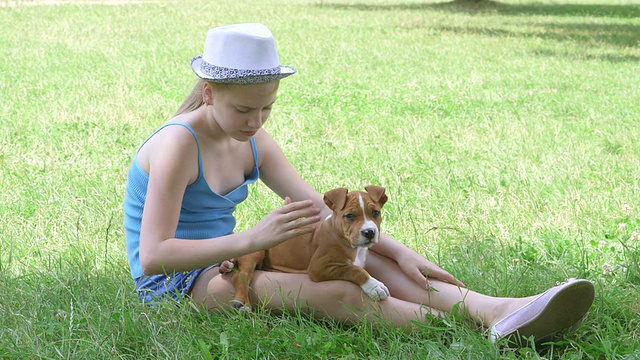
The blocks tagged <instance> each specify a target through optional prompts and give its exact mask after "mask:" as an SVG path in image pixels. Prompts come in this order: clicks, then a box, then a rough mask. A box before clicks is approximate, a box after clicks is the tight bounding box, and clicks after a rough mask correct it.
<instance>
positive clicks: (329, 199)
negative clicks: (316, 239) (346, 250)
mask: <svg viewBox="0 0 640 360" xmlns="http://www.w3.org/2000/svg"><path fill="white" fill-rule="evenodd" d="M365 189H366V190H367V191H366V192H364V191H351V192H348V190H347V189H346V188H337V189H333V190H330V191H328V192H326V193H325V194H324V202H325V204H327V206H328V207H329V209H331V210H332V211H333V214H332V215H331V217H332V219H333V220H332V221H333V223H334V224H335V226H336V230H337V231H339V232H341V234H340V235H342V237H343V238H345V239H346V240H347V241H348V242H349V246H351V247H354V248H355V247H370V246H373V245H374V244H375V243H377V242H378V240H379V239H380V222H381V221H382V214H381V212H380V209H382V206H383V205H384V204H385V203H386V202H387V195H385V193H384V188H383V187H380V186H373V185H369V186H366V187H365Z"/></svg>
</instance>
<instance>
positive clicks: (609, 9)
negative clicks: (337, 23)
mask: <svg viewBox="0 0 640 360" xmlns="http://www.w3.org/2000/svg"><path fill="white" fill-rule="evenodd" d="M315 6H318V7H327V8H333V9H343V10H344V9H347V10H348V9H352V10H362V11H385V10H440V11H451V12H463V13H478V14H482V13H492V14H495V13H497V14H500V15H507V16H526V15H548V16H588V17H608V18H621V19H632V18H640V6H637V5H616V4H505V3H501V2H499V1H493V0H482V1H474V0H453V1H446V2H439V3H428V4H424V3H404V4H393V5H377V4H367V3H361V4H331V3H327V2H321V3H319V4H316V5H315Z"/></svg>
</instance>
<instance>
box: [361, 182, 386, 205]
mask: <svg viewBox="0 0 640 360" xmlns="http://www.w3.org/2000/svg"><path fill="white" fill-rule="evenodd" d="M364 189H365V190H367V192H368V193H369V195H371V198H372V199H373V201H375V202H377V203H378V204H380V207H383V206H384V204H385V203H386V202H387V199H388V198H387V195H385V193H384V188H383V187H382V186H375V185H368V186H365V187H364Z"/></svg>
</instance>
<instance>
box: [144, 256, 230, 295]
mask: <svg viewBox="0 0 640 360" xmlns="http://www.w3.org/2000/svg"><path fill="white" fill-rule="evenodd" d="M217 266H220V264H219V263H217V264H213V265H211V266H207V267H205V268H201V269H196V270H190V271H182V272H174V273H170V274H156V275H150V276H144V275H143V276H140V277H139V278H137V279H136V280H135V283H136V292H137V293H138V298H139V299H140V301H142V302H143V303H147V304H153V303H154V302H158V301H166V300H171V299H172V300H174V301H176V302H182V300H184V298H186V297H187V296H188V295H189V293H191V289H192V288H193V285H194V284H195V282H196V280H197V279H198V276H200V275H201V274H203V273H204V272H206V271H207V270H209V269H211V268H214V267H217Z"/></svg>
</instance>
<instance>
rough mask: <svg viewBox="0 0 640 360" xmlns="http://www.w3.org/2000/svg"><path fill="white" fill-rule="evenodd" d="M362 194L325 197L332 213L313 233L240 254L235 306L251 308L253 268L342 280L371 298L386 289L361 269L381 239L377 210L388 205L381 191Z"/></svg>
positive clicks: (332, 193)
mask: <svg viewBox="0 0 640 360" xmlns="http://www.w3.org/2000/svg"><path fill="white" fill-rule="evenodd" d="M365 189H366V190H367V191H366V192H364V191H351V192H348V190H347V189H346V188H337V189H333V190H330V191H328V192H326V193H325V194H324V202H325V204H327V206H328V207H329V209H331V210H332V211H333V213H332V214H331V215H329V216H328V217H327V218H326V219H325V220H324V221H321V222H319V223H318V224H316V225H315V230H314V232H313V233H311V234H306V235H303V236H298V237H295V238H293V239H290V240H287V241H285V242H283V243H281V244H279V245H277V246H275V247H273V248H271V249H268V250H265V251H259V252H256V253H252V254H248V255H245V256H241V257H239V258H238V259H237V263H238V264H237V268H238V271H236V272H234V274H233V275H232V278H231V282H232V284H233V286H234V290H235V299H234V300H233V301H232V303H233V305H234V307H236V308H237V309H240V310H250V309H251V304H250V301H249V284H250V283H251V279H252V277H253V272H254V270H255V268H256V266H258V265H260V264H262V269H263V270H268V271H281V272H287V273H308V274H309V277H310V278H311V280H313V281H327V280H346V281H350V282H352V283H354V284H357V285H359V286H360V287H361V288H362V290H363V291H364V292H365V293H366V294H367V295H368V296H369V297H370V298H372V299H374V300H384V299H386V298H387V297H388V296H389V290H388V289H387V287H386V286H385V285H384V284H383V283H382V282H380V281H378V280H376V279H375V278H373V277H372V276H371V275H369V273H368V272H367V271H366V270H364V265H365V261H366V258H367V251H368V249H369V248H370V247H371V246H373V245H375V244H376V243H377V242H378V240H379V239H380V222H381V220H382V215H381V212H380V209H381V208H382V206H383V205H384V204H385V203H386V202H387V196H386V195H385V189H384V188H383V187H380V186H373V185H369V186H366V187H365Z"/></svg>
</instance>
